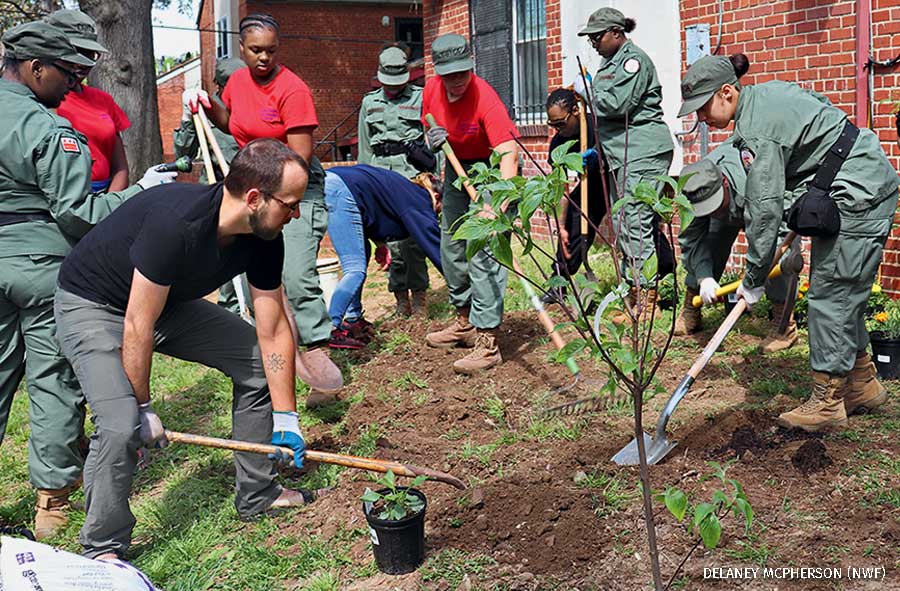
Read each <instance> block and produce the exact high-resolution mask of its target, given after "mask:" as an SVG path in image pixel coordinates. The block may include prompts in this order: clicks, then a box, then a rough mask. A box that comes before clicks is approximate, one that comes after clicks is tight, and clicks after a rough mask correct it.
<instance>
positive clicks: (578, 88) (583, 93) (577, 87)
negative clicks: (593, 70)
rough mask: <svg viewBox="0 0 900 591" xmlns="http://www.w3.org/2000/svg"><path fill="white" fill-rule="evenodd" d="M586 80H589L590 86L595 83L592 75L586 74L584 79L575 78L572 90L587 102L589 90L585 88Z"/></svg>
mask: <svg viewBox="0 0 900 591" xmlns="http://www.w3.org/2000/svg"><path fill="white" fill-rule="evenodd" d="M585 79H587V83H588V84H591V82H593V81H592V80H591V75H590V74H585V75H584V78H582V77H581V76H575V81H574V82H573V83H572V90H573V91H574V92H575V94H577V95H578V96H580V97H581V98H582V99H584V100H587V95H588V93H587V88H585V86H584V81H585Z"/></svg>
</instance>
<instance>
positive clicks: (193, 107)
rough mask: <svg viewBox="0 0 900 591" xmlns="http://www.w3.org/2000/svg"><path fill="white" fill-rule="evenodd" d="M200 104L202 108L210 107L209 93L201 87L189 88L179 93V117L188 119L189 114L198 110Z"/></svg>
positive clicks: (189, 117) (189, 118)
mask: <svg viewBox="0 0 900 591" xmlns="http://www.w3.org/2000/svg"><path fill="white" fill-rule="evenodd" d="M200 105H203V108H204V109H211V108H212V103H210V102H209V95H208V94H206V91H205V90H203V89H202V88H189V89H187V90H185V91H184V92H182V93H181V106H182V109H181V118H182V119H184V120H186V121H190V120H191V116H192V115H193V114H194V113H196V112H197V111H199V110H200Z"/></svg>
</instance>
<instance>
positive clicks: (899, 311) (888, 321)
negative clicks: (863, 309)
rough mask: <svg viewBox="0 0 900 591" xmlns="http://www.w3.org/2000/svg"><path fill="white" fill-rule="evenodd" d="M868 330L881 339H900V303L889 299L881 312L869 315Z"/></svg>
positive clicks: (867, 320) (877, 311) (867, 318)
mask: <svg viewBox="0 0 900 591" xmlns="http://www.w3.org/2000/svg"><path fill="white" fill-rule="evenodd" d="M866 330H868V331H869V333H870V334H872V335H873V336H876V337H878V338H881V339H885V340H895V339H900V302H898V301H896V300H890V299H889V300H887V302H885V303H884V305H883V306H881V309H880V310H877V309H876V310H874V311H873V313H870V314H868V315H867V316H866Z"/></svg>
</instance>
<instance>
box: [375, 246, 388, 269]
mask: <svg viewBox="0 0 900 591" xmlns="http://www.w3.org/2000/svg"><path fill="white" fill-rule="evenodd" d="M375 262H376V263H378V270H379V271H387V268H388V267H390V266H391V251H390V250H389V249H388V247H387V245H386V244H379V245H378V247H377V248H376V249H375Z"/></svg>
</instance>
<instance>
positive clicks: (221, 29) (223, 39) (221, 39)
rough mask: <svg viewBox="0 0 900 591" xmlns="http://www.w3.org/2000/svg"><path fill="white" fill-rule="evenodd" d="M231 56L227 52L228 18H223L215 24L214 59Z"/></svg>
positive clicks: (229, 52)
mask: <svg viewBox="0 0 900 591" xmlns="http://www.w3.org/2000/svg"><path fill="white" fill-rule="evenodd" d="M229 56H231V51H229V50H228V17H227V16H223V17H222V18H220V19H219V20H218V21H217V22H216V59H221V58H223V57H229Z"/></svg>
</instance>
